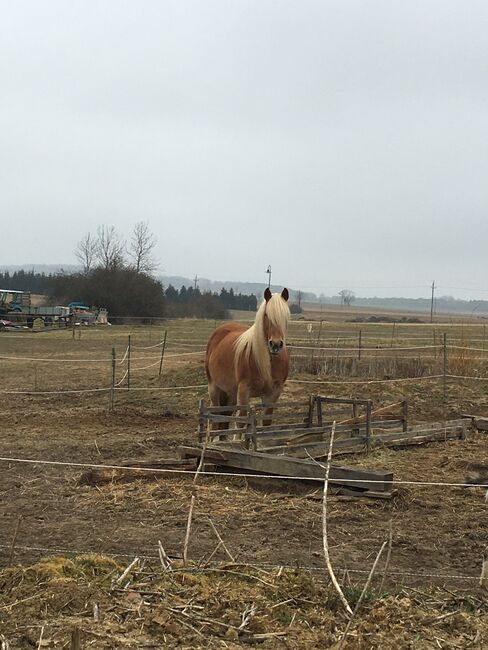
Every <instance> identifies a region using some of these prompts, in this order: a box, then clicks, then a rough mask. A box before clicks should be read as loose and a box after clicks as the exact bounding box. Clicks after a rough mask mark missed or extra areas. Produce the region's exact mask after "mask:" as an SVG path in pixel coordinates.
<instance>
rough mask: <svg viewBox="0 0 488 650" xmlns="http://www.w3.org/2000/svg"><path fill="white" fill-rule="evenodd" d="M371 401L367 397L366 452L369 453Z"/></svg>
mask: <svg viewBox="0 0 488 650" xmlns="http://www.w3.org/2000/svg"><path fill="white" fill-rule="evenodd" d="M372 410H373V402H372V401H371V400H370V399H369V400H368V403H367V404H366V453H367V454H369V452H370V449H371V411H372Z"/></svg>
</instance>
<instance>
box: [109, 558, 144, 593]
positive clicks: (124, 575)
mask: <svg viewBox="0 0 488 650" xmlns="http://www.w3.org/2000/svg"><path fill="white" fill-rule="evenodd" d="M138 562H139V558H138V557H136V558H134V559H133V560H132V562H131V563H130V564H129V566H128V567H127V569H126V570H125V571H124V573H123V574H122V575H121V576H120V578H117V580H116V581H115V582H114V583H113V585H112V587H115V585H120V583H121V582H122V581H123V580H124V578H126V577H127V576H128V575H129V573H130V572H131V571H132V569H133V568H134V567H135V565H136V564H137V563H138Z"/></svg>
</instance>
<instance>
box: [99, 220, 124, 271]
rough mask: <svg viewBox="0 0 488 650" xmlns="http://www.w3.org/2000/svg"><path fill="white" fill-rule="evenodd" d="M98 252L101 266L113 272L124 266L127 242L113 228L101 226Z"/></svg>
mask: <svg viewBox="0 0 488 650" xmlns="http://www.w3.org/2000/svg"><path fill="white" fill-rule="evenodd" d="M97 236H98V240H97V252H98V260H99V265H100V266H101V267H102V268H103V269H105V270H106V271H108V270H113V269H119V268H121V267H123V266H124V262H125V242H124V241H123V239H122V238H121V236H120V235H119V233H118V232H117V231H116V230H115V228H114V227H113V226H110V228H109V227H108V226H99V227H98V231H97Z"/></svg>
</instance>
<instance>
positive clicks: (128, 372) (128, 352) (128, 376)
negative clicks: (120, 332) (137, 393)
mask: <svg viewBox="0 0 488 650" xmlns="http://www.w3.org/2000/svg"><path fill="white" fill-rule="evenodd" d="M129 389H130V334H129V344H128V346H127V390H129Z"/></svg>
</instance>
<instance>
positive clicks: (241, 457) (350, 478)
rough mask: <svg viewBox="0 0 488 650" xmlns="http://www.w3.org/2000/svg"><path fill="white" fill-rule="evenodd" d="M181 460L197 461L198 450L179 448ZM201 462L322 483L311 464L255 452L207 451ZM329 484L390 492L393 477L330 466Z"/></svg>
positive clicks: (317, 467) (320, 473)
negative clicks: (193, 459)
mask: <svg viewBox="0 0 488 650" xmlns="http://www.w3.org/2000/svg"><path fill="white" fill-rule="evenodd" d="M178 453H179V454H180V456H182V457H183V458H200V456H201V454H202V448H201V447H185V446H184V447H179V448H178ZM205 460H208V461H209V462H211V463H214V464H216V465H222V466H224V467H226V468H232V467H235V468H238V469H244V470H247V471H249V472H251V473H262V474H274V475H276V476H294V477H297V478H300V477H303V478H305V479H315V480H317V481H323V480H324V472H325V468H324V467H323V466H321V465H320V464H318V463H316V462H314V461H311V460H301V459H298V458H289V457H286V456H274V455H271V454H269V453H262V452H256V451H241V450H237V449H229V448H225V449H222V448H220V447H219V448H215V447H207V449H206V450H205ZM329 477H330V482H331V483H332V484H337V485H346V486H349V487H354V488H361V489H364V490H373V491H376V492H391V489H392V481H393V473H392V472H389V471H386V470H364V469H361V468H357V467H342V466H339V465H332V466H331V468H330V475H329Z"/></svg>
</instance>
